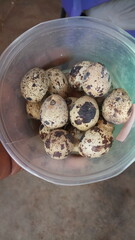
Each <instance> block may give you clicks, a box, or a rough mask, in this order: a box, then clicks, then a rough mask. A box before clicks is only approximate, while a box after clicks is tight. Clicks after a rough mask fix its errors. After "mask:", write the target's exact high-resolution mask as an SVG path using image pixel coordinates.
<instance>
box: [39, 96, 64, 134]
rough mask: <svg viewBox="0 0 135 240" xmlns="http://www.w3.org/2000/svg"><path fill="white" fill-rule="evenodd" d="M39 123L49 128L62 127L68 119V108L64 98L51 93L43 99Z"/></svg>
mask: <svg viewBox="0 0 135 240" xmlns="http://www.w3.org/2000/svg"><path fill="white" fill-rule="evenodd" d="M40 119H41V123H42V124H43V125H44V126H47V127H48V128H49V129H55V128H60V127H63V126H64V125H65V124H66V123H67V121H68V108H67V104H66V102H65V100H64V99H63V98H62V97H61V96H59V95H57V94H52V95H50V96H49V97H48V98H46V99H45V101H44V103H43V104H42V106H41V110H40Z"/></svg>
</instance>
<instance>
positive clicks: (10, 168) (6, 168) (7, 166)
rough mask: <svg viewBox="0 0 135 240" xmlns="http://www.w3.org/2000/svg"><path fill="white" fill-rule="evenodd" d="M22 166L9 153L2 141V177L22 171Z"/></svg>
mask: <svg viewBox="0 0 135 240" xmlns="http://www.w3.org/2000/svg"><path fill="white" fill-rule="evenodd" d="M20 169H21V167H20V166H18V165H17V163H16V162H14V161H13V159H12V158H11V157H10V156H9V155H8V153H7V152H6V150H5V148H4V147H3V145H2V144H1V143H0V179H3V178H5V177H7V176H9V175H13V174H15V173H17V172H18V171H20Z"/></svg>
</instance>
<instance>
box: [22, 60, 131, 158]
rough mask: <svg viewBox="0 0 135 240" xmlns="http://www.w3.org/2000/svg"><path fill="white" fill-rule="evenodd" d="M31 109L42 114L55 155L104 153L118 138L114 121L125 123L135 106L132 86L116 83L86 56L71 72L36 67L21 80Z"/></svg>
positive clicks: (49, 150) (44, 135) (41, 132)
mask: <svg viewBox="0 0 135 240" xmlns="http://www.w3.org/2000/svg"><path fill="white" fill-rule="evenodd" d="M20 87H21V93H22V96H23V97H24V98H25V99H26V111H27V114H28V115H29V116H30V117H31V118H34V119H37V120H40V121H41V125H40V128H39V135H40V137H41V139H42V140H43V144H44V148H45V152H46V153H47V154H48V155H49V156H50V157H51V158H54V159H65V158H66V157H67V156H68V155H69V154H79V155H81V156H84V157H89V158H98V157H101V156H102V155H103V154H105V153H107V152H108V151H109V150H110V148H111V146H112V143H113V129H114V124H121V123H125V122H126V121H127V120H128V119H129V117H130V116H131V112H132V102H131V100H130V97H129V96H128V94H127V92H126V91H125V90H124V89H122V88H118V89H113V90H111V88H112V83H111V79H110V74H109V72H108V70H107V69H106V67H105V66H104V65H103V64H101V63H95V62H90V61H82V62H80V63H77V64H75V65H74V66H73V68H72V69H71V71H70V72H69V74H66V75H65V74H64V73H63V72H62V71H61V70H60V69H58V68H50V69H48V70H44V69H41V68H38V67H36V68H33V69H31V70H30V71H28V72H27V73H26V74H25V76H24V77H23V79H22V81H21V86H20Z"/></svg>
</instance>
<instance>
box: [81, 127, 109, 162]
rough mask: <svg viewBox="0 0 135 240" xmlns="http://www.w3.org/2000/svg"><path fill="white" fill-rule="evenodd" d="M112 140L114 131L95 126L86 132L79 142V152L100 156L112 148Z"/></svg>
mask: <svg viewBox="0 0 135 240" xmlns="http://www.w3.org/2000/svg"><path fill="white" fill-rule="evenodd" d="M112 142H113V135H112V131H107V130H106V129H105V128H99V127H97V126H94V127H93V128H91V129H89V130H88V131H86V132H85V135H84V137H83V139H82V140H81V142H80V144H79V153H80V155H82V156H85V157H89V158H98V157H101V156H102V155H103V154H105V153H107V152H108V151H109V150H110V148H111V146H112Z"/></svg>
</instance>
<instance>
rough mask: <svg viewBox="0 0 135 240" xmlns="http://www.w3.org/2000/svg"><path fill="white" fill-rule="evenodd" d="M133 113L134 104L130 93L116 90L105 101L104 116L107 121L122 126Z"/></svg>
mask: <svg viewBox="0 0 135 240" xmlns="http://www.w3.org/2000/svg"><path fill="white" fill-rule="evenodd" d="M131 112H132V102H131V99H130V97H129V96H128V93H127V92H126V91H125V90H124V89H122V88H117V89H114V90H113V91H112V92H111V94H109V95H108V97H107V98H106V99H105V100H104V102H103V105H102V115H103V117H104V118H105V119H106V121H108V122H111V123H114V124H121V123H125V122H126V121H127V120H128V119H129V117H130V116H131Z"/></svg>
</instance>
